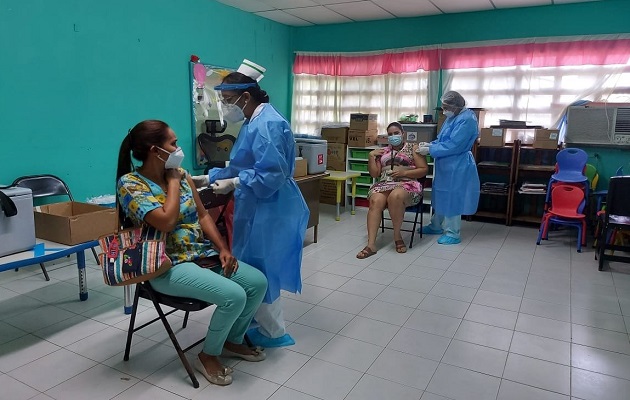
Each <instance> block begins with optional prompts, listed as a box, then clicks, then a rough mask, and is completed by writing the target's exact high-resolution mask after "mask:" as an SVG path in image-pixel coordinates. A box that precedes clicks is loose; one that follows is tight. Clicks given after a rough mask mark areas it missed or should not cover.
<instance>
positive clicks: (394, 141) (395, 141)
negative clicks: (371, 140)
mask: <svg viewBox="0 0 630 400" xmlns="http://www.w3.org/2000/svg"><path fill="white" fill-rule="evenodd" d="M402 141H403V138H402V135H400V134H399V135H390V136H388V137H387V142H388V143H389V144H390V145H392V146H394V147H396V146H400V145H401V144H402Z"/></svg>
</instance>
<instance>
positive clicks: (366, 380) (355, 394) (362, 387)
mask: <svg viewBox="0 0 630 400" xmlns="http://www.w3.org/2000/svg"><path fill="white" fill-rule="evenodd" d="M420 396H422V391H421V390H418V389H415V388H412V387H409V386H403V385H400V384H398V383H394V382H392V381H389V380H386V379H381V378H378V377H376V376H372V375H363V377H362V378H361V380H360V381H359V382H358V383H357V385H356V386H355V387H354V388H353V389H352V391H351V392H350V394H348V396H347V397H346V398H345V400H382V399H396V400H418V399H419V398H420Z"/></svg>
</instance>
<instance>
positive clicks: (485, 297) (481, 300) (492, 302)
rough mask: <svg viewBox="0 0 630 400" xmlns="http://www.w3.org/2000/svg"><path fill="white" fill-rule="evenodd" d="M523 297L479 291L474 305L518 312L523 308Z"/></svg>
mask: <svg viewBox="0 0 630 400" xmlns="http://www.w3.org/2000/svg"><path fill="white" fill-rule="evenodd" d="M521 300H522V297H519V296H510V295H507V294H502V293H496V292H489V291H486V290H479V291H478V292H477V294H476V295H475V298H474V299H473V301H472V302H473V303H475V304H479V305H482V306H488V307H494V308H500V309H502V310H508V311H518V310H519V308H520V307H521Z"/></svg>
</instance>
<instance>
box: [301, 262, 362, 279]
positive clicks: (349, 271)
mask: <svg viewBox="0 0 630 400" xmlns="http://www.w3.org/2000/svg"><path fill="white" fill-rule="evenodd" d="M302 265H303V264H302ZM364 268H365V267H362V266H358V265H352V264H344V263H340V262H337V261H333V262H332V263H330V264H328V265H327V266H325V267H324V268H322V269H321V271H322V272H328V273H329V274H335V275H340V276H345V277H347V278H352V277H353V276H355V275H356V274H358V273H359V272H361V271H363V269H364Z"/></svg>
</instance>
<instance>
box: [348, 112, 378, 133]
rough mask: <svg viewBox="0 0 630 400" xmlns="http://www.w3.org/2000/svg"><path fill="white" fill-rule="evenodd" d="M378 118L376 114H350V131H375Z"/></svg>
mask: <svg viewBox="0 0 630 400" xmlns="http://www.w3.org/2000/svg"><path fill="white" fill-rule="evenodd" d="M377 124H378V116H377V115H376V114H361V113H355V114H350V130H351V131H352V130H355V131H368V130H372V129H377Z"/></svg>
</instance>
